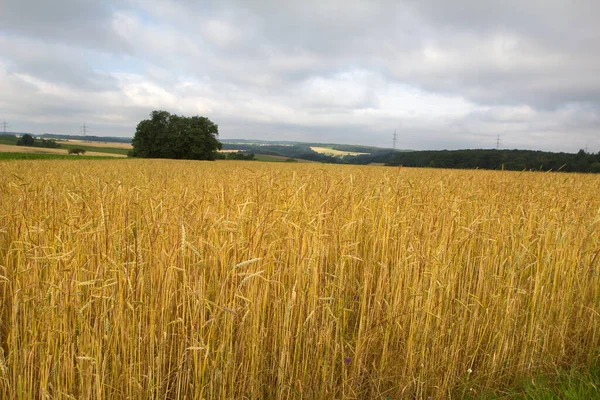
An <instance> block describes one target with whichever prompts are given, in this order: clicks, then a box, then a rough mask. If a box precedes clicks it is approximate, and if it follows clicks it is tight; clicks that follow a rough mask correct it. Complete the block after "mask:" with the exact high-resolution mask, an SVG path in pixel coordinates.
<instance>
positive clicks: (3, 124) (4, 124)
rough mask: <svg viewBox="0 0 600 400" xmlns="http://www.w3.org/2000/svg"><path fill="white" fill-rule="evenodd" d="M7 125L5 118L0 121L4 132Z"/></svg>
mask: <svg viewBox="0 0 600 400" xmlns="http://www.w3.org/2000/svg"><path fill="white" fill-rule="evenodd" d="M7 127H8V124H7V123H6V120H4V122H3V123H2V129H3V132H4V133H5V134H6V128H7Z"/></svg>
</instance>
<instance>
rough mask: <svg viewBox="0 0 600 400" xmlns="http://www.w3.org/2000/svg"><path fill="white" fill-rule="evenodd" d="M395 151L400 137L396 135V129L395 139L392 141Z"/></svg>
mask: <svg viewBox="0 0 600 400" xmlns="http://www.w3.org/2000/svg"><path fill="white" fill-rule="evenodd" d="M392 143H393V149H394V150H396V143H398V135H397V134H396V130H395V129H394V137H393V139H392Z"/></svg>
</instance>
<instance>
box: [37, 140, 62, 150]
mask: <svg viewBox="0 0 600 400" xmlns="http://www.w3.org/2000/svg"><path fill="white" fill-rule="evenodd" d="M34 146H35V147H46V148H49V149H58V148H59V147H60V144H58V143H56V140H53V139H50V140H46V139H40V140H36V141H35V145H34Z"/></svg>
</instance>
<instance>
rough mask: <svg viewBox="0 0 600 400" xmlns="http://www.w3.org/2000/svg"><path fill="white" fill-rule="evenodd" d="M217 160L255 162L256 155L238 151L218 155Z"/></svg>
mask: <svg viewBox="0 0 600 400" xmlns="http://www.w3.org/2000/svg"><path fill="white" fill-rule="evenodd" d="M217 160H246V161H248V160H254V154H252V153H246V152H244V151H236V152H229V153H218V154H217Z"/></svg>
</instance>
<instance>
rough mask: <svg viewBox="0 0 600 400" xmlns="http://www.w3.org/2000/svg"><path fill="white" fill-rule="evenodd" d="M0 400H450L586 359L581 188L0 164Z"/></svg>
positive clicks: (351, 171) (594, 358) (587, 239)
mask: <svg viewBox="0 0 600 400" xmlns="http://www.w3.org/2000/svg"><path fill="white" fill-rule="evenodd" d="M0 176H2V179H0V313H1V314H0V321H1V325H0V398H3V399H4V398H6V399H9V398H14V399H32V398H36V399H37V398H44V399H45V398H52V399H68V398H74V399H101V398H104V399H113V398H115V399H125V398H131V399H179V398H180V399H184V398H187V399H202V398H206V399H215V398H219V399H275V398H278V399H300V398H303V399H400V398H435V399H438V398H468V397H470V396H472V397H476V396H477V395H478V394H479V393H483V392H485V391H489V390H495V389H498V388H502V387H504V386H506V385H510V384H511V383H512V382H515V381H516V380H517V379H520V378H522V377H523V376H529V375H530V374H535V373H540V372H541V373H544V372H552V371H555V370H556V369H557V368H561V367H568V366H591V365H596V364H597V363H598V357H599V355H600V346H599V345H600V274H599V272H600V256H599V252H600V197H599V196H598V192H599V188H600V178H599V176H598V175H584V174H561V173H535V172H521V173H515V172H502V171H460V170H432V169H407V168H390V167H364V166H362V167H361V166H335V165H322V164H308V163H307V164H285V163H260V162H254V163H249V162H237V161H229V162H194V161H166V160H130V159H123V160H118V159H114V160H98V161H94V160H81V161H63V160H42V161H36V160H22V161H20V160H16V161H0Z"/></svg>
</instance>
